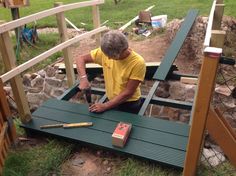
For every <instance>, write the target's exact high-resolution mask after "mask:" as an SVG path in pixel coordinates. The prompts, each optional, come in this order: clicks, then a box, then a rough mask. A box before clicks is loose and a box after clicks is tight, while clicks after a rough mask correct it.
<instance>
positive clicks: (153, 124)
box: [42, 99, 189, 137]
mask: <svg viewBox="0 0 236 176" xmlns="http://www.w3.org/2000/svg"><path fill="white" fill-rule="evenodd" d="M55 105H56V106H55ZM42 107H48V108H54V109H59V110H62V111H68V112H72V113H76V114H83V115H88V114H89V116H92V117H96V118H102V119H107V120H113V121H116V122H119V121H118V120H117V119H119V120H120V121H126V122H128V123H132V124H134V125H136V126H140V127H145V128H149V129H153V130H157V129H158V130H159V131H164V132H169V133H172V134H176V135H180V136H186V137H187V136H188V133H189V126H188V125H187V124H180V123H176V122H172V121H166V120H162V119H158V118H140V117H142V116H139V115H136V114H130V113H126V112H121V111H113V110H110V111H106V112H104V113H100V114H99V113H91V112H89V111H88V105H84V104H77V103H71V102H67V101H60V100H56V99H50V100H48V101H46V102H44V103H43V104H42Z"/></svg>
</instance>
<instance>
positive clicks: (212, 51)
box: [204, 47, 223, 54]
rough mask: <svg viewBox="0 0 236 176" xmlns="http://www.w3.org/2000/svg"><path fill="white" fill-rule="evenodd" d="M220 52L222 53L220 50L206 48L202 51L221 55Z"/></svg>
mask: <svg viewBox="0 0 236 176" xmlns="http://www.w3.org/2000/svg"><path fill="white" fill-rule="evenodd" d="M222 52H223V50H222V48H216V47H206V48H205V49H204V53H215V54H221V53H222Z"/></svg>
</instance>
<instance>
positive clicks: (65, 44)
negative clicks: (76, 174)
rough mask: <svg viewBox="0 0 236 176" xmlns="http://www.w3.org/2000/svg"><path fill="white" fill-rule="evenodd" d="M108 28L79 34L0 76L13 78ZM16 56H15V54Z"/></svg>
mask: <svg viewBox="0 0 236 176" xmlns="http://www.w3.org/2000/svg"><path fill="white" fill-rule="evenodd" d="M107 29H108V28H107V27H105V26H103V27H100V28H98V29H94V30H92V31H90V32H87V33H84V34H81V35H78V36H76V37H74V38H72V39H69V40H67V41H65V42H63V43H61V44H59V45H57V46H55V47H53V48H51V49H49V50H48V51H46V52H44V53H42V54H40V55H38V56H36V57H34V58H33V59H31V60H29V61H27V62H25V63H23V64H21V65H20V66H18V67H14V68H12V69H11V70H10V71H8V72H7V73H5V74H3V75H1V76H0V78H1V79H2V81H3V82H6V81H8V80H10V79H11V78H13V77H15V76H16V75H18V74H20V73H22V72H23V71H25V70H27V69H28V68H30V67H32V66H33V65H35V64H37V63H39V62H41V61H43V60H44V59H46V58H48V57H49V56H51V55H52V54H54V53H56V52H58V51H61V50H63V49H64V48H66V47H68V46H70V45H73V44H74V43H76V42H78V41H80V40H82V39H85V38H87V37H90V36H92V35H94V34H96V33H99V32H102V31H105V30H107ZM14 57H15V56H14Z"/></svg>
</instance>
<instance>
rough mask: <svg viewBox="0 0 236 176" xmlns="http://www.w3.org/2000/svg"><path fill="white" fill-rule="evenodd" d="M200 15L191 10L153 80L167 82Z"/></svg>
mask: <svg viewBox="0 0 236 176" xmlns="http://www.w3.org/2000/svg"><path fill="white" fill-rule="evenodd" d="M197 15H198V10H190V11H189V12H188V14H187V16H186V18H185V19H184V22H183V24H182V25H181V27H180V29H179V31H178V33H177V34H176V36H175V38H174V40H173V41H172V43H171V45H170V47H169V48H168V50H167V52H166V54H165V56H164V58H163V59H162V62H161V65H160V66H159V68H158V69H157V71H156V73H155V74H154V76H153V79H157V80H162V81H163V80H165V79H166V77H167V75H168V73H169V70H170V68H171V67H172V64H173V62H174V60H175V58H176V57H177V55H178V53H179V51H180V49H181V47H182V45H183V43H184V41H185V39H186V37H187V35H188V33H189V31H190V29H191V28H192V25H193V23H194V21H195V19H196V17H197Z"/></svg>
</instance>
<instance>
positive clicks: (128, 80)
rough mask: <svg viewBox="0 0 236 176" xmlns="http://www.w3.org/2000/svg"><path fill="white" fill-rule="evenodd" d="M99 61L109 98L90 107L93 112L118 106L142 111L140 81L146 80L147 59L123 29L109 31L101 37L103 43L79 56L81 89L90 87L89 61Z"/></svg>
mask: <svg viewBox="0 0 236 176" xmlns="http://www.w3.org/2000/svg"><path fill="white" fill-rule="evenodd" d="M92 62H93V63H97V64H99V65H101V66H102V67H103V74H104V79H105V89H106V95H107V101H106V102H104V103H95V104H93V105H91V106H90V107H89V110H90V111H91V112H103V111H106V110H109V109H116V110H120V111H126V112H130V113H138V111H139V108H140V105H141V99H140V97H141V91H140V83H141V82H142V81H143V80H144V76H145V72H146V65H145V61H144V59H143V58H142V56H140V55H139V54H137V53H136V52H134V51H133V50H132V49H130V48H129V45H128V41H127V38H126V36H125V35H124V34H122V33H121V32H120V31H115V30H114V31H109V32H108V33H106V34H104V36H103V37H102V40H101V47H100V48H97V49H95V50H92V51H91V52H90V54H86V55H83V56H81V57H79V58H77V59H76V64H77V71H78V73H79V79H80V85H79V88H80V89H81V90H84V89H87V88H89V87H90V83H89V81H88V79H87V75H86V71H85V64H86V63H92Z"/></svg>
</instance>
